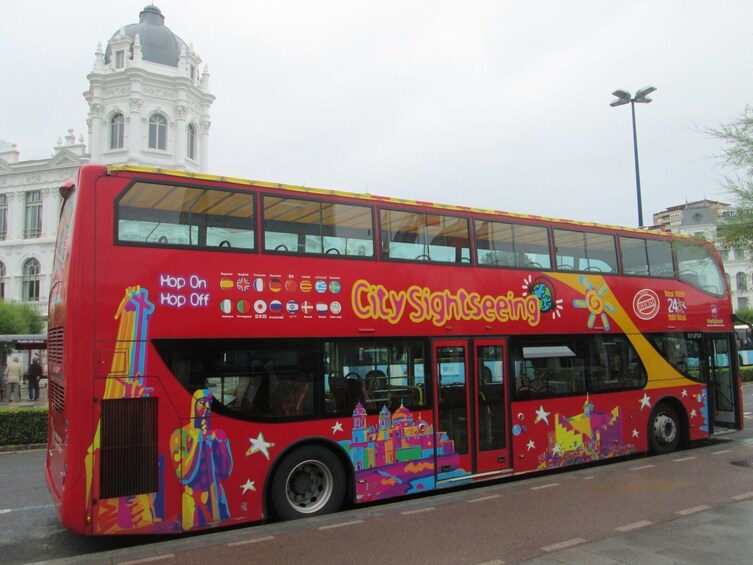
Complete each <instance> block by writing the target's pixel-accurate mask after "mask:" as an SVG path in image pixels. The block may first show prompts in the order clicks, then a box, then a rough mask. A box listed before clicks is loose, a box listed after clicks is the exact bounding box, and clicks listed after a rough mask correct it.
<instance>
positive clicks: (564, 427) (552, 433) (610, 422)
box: [537, 395, 635, 469]
mask: <svg viewBox="0 0 753 565" xmlns="http://www.w3.org/2000/svg"><path fill="white" fill-rule="evenodd" d="M540 410H541V411H542V412H543V407H542V408H541V409H540ZM544 413H545V414H547V415H548V413H546V412H544ZM547 421H548V419H547ZM537 423H538V421H537ZM622 426H623V419H622V409H621V408H620V407H619V406H615V407H614V408H612V409H611V410H610V411H609V412H597V411H595V410H594V405H593V403H592V402H591V400H590V398H589V396H588V395H587V396H586V402H585V404H584V405H583V412H582V413H580V414H577V415H575V416H570V417H568V416H565V415H563V414H556V415H555V416H554V428H553V429H550V430H549V432H548V434H547V446H546V451H545V452H544V453H542V454H541V455H539V465H538V467H539V469H550V468H552V467H563V466H566V465H575V464H578V463H588V462H591V461H598V460H600V459H606V458H609V457H618V456H621V455H627V454H630V453H635V445H633V444H624V443H623V442H622V438H623V435H622Z"/></svg>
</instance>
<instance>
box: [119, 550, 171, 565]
mask: <svg viewBox="0 0 753 565" xmlns="http://www.w3.org/2000/svg"><path fill="white" fill-rule="evenodd" d="M165 559H175V554H174V553H165V554H164V555H155V556H154V557H145V558H144V559H136V560H134V561H120V562H119V563H118V565H136V564H137V563H154V562H155V561H163V560H165Z"/></svg>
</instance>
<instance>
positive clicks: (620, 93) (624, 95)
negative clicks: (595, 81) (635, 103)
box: [609, 90, 630, 108]
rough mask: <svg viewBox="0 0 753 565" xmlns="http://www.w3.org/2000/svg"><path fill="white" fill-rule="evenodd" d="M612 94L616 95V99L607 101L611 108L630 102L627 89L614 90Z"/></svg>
mask: <svg viewBox="0 0 753 565" xmlns="http://www.w3.org/2000/svg"><path fill="white" fill-rule="evenodd" d="M612 96H616V97H617V100H612V102H610V103H609V105H610V106H612V107H613V108H614V107H615V106H622V105H623V104H627V103H628V102H630V93H629V92H628V91H627V90H615V91H614V92H613V93H612Z"/></svg>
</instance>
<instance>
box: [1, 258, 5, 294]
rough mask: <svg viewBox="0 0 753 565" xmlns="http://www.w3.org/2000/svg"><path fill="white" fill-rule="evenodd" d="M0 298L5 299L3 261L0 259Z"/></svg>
mask: <svg viewBox="0 0 753 565" xmlns="http://www.w3.org/2000/svg"><path fill="white" fill-rule="evenodd" d="M0 300H5V263H3V262H1V261H0Z"/></svg>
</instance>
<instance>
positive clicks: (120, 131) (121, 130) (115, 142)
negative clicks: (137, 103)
mask: <svg viewBox="0 0 753 565" xmlns="http://www.w3.org/2000/svg"><path fill="white" fill-rule="evenodd" d="M124 137H125V118H124V117H123V114H115V115H114V116H113V117H112V121H111V122H110V149H123V139H124Z"/></svg>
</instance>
